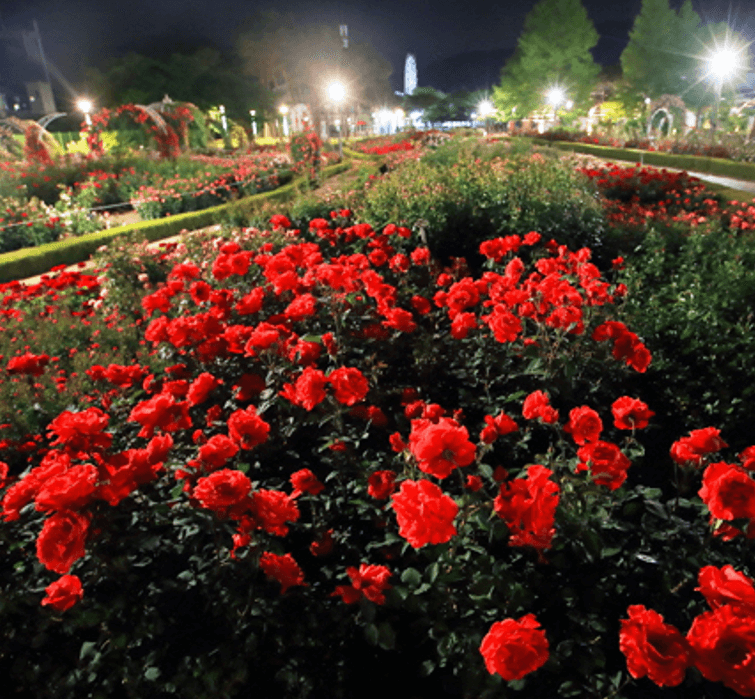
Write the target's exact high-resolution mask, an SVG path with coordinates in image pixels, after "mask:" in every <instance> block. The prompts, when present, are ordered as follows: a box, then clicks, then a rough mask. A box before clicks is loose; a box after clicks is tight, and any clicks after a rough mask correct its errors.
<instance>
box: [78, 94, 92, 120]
mask: <svg viewBox="0 0 755 699" xmlns="http://www.w3.org/2000/svg"><path fill="white" fill-rule="evenodd" d="M76 106H77V107H78V108H79V109H80V110H81V111H82V112H84V121H85V122H86V124H87V126H91V125H92V117H90V116H89V112H91V111H92V101H91V100H88V99H86V98H82V99H80V100H79V101H78V102H77V103H76Z"/></svg>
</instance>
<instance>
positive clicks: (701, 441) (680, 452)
mask: <svg viewBox="0 0 755 699" xmlns="http://www.w3.org/2000/svg"><path fill="white" fill-rule="evenodd" d="M720 433H721V431H720V430H717V429H716V428H715V427H705V428H703V429H701V430H692V431H691V432H690V433H689V436H687V437H682V438H681V439H679V440H677V441H676V442H674V443H673V444H672V445H671V458H672V459H673V460H674V461H676V463H678V464H685V463H687V462H691V463H692V464H694V465H695V466H700V464H702V461H703V457H704V456H707V455H708V454H713V453H715V452H717V451H720V450H721V449H723V448H725V447H728V446H729V445H728V444H727V443H726V442H724V440H723V439H721V437H720Z"/></svg>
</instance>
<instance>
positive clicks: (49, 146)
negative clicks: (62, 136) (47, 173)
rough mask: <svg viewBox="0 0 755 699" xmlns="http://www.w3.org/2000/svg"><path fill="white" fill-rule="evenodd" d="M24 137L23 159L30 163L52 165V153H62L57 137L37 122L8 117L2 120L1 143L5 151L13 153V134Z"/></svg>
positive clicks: (0, 121)
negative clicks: (20, 134)
mask: <svg viewBox="0 0 755 699" xmlns="http://www.w3.org/2000/svg"><path fill="white" fill-rule="evenodd" d="M14 131H15V132H16V133H22V134H23V135H24V150H23V157H24V158H25V159H26V160H28V161H29V162H32V161H34V162H38V163H42V164H43V165H52V156H51V153H58V152H60V144H59V143H58V142H57V141H56V140H55V137H54V136H53V135H52V134H51V133H50V132H49V131H48V130H47V129H45V128H44V127H43V126H41V125H40V124H38V123H37V122H36V121H31V120H26V119H17V118H16V117H7V118H5V119H0V141H2V145H3V148H4V149H7V150H8V152H10V153H13V151H14V148H13V145H14V143H15V141H14V139H13V132H14Z"/></svg>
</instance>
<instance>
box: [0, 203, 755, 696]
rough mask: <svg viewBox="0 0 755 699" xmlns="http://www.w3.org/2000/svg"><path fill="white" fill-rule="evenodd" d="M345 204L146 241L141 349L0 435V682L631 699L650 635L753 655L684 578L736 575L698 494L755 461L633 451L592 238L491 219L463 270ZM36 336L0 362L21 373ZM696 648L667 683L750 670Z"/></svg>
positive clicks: (732, 517) (73, 690)
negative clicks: (340, 208) (525, 231)
mask: <svg viewBox="0 0 755 699" xmlns="http://www.w3.org/2000/svg"><path fill="white" fill-rule="evenodd" d="M345 216H346V214H345V213H342V212H340V213H339V218H338V219H337V220H334V223H333V224H331V223H330V222H329V221H328V220H325V219H319V220H317V219H316V220H313V221H311V222H310V225H309V226H307V227H306V228H302V232H301V235H296V234H294V233H293V232H292V231H291V229H290V223H291V221H290V220H285V219H284V218H283V217H275V218H274V219H273V222H272V223H273V226H274V228H275V229H276V230H275V232H274V234H269V233H267V232H265V231H263V232H261V233H260V232H258V231H253V230H243V231H237V232H236V233H235V235H234V239H233V240H212V239H204V240H203V241H202V242H201V243H200V245H199V246H197V247H194V248H193V249H189V248H185V249H181V248H179V247H176V248H173V249H171V250H170V251H163V252H161V253H159V254H157V255H156V256H155V258H154V262H155V264H157V265H158V266H163V268H164V270H165V282H164V283H163V284H160V285H158V286H157V287H156V288H149V289H142V291H141V292H140V291H139V289H138V288H137V287H136V286H134V287H133V289H134V292H133V296H135V297H136V296H139V297H141V298H140V299H139V306H140V308H141V315H140V316H139V317H138V318H136V319H135V322H134V326H135V327H138V328H140V333H139V334H140V336H141V333H142V332H143V340H144V341H145V343H146V344H145V347H146V348H151V350H152V352H151V359H150V362H151V361H152V360H154V362H155V364H150V365H149V366H147V365H146V363H145V362H146V361H147V360H146V358H138V357H137V355H136V354H134V355H133V356H132V357H131V358H128V357H123V359H122V360H121V362H119V365H118V366H114V367H110V366H105V365H104V362H103V364H102V365H100V366H91V367H89V368H88V369H87V370H86V374H87V376H88V378H89V379H90V380H91V381H92V382H93V385H92V386H90V387H88V388H86V389H85V390H83V391H82V393H81V395H80V396H78V397H77V398H76V399H75V402H74V403H73V404H72V405H71V407H70V408H67V409H65V410H62V411H61V412H60V413H58V414H57V415H50V416H49V417H50V419H49V421H48V422H47V423H46V424H42V423H40V426H39V428H38V430H36V431H35V433H34V434H31V435H29V438H28V439H27V440H26V441H25V442H24V443H23V444H17V443H13V444H6V445H5V449H4V451H3V456H6V455H8V456H13V457H14V458H13V459H6V461H10V462H11V463H9V467H8V469H7V471H6V470H5V469H4V472H3V473H2V479H3V481H4V498H3V514H4V518H5V522H4V523H3V526H2V527H0V536H2V537H3V543H4V545H5V549H6V550H7V552H8V553H7V556H6V566H4V568H3V575H2V577H1V578H0V585H2V590H3V597H2V599H3V613H4V620H5V624H6V630H7V632H6V633H5V641H4V653H3V654H2V655H1V656H0V666H1V667H2V669H3V675H4V677H5V678H6V682H7V683H8V686H10V687H12V688H13V690H14V691H21V692H27V693H29V694H33V695H35V696H39V697H56V698H57V697H74V696H81V695H82V694H91V695H93V696H129V697H130V696H133V697H137V696H166V697H170V696H181V697H204V696H208V695H214V696H225V697H237V696H238V697H241V696H247V695H249V694H250V693H251V692H252V691H255V692H257V693H259V694H262V695H273V694H278V695H282V696H286V697H302V696H314V697H317V696H329V697H338V696H343V697H349V696H355V695H356V694H357V693H360V694H364V695H368V696H378V695H381V694H384V693H385V692H386V691H393V692H395V693H397V694H401V695H404V696H405V695H407V694H411V693H413V694H418V695H420V696H426V695H436V694H441V692H442V691H448V692H449V693H451V694H455V695H457V696H475V697H493V696H510V695H513V693H514V692H516V691H517V690H520V689H526V691H527V692H528V693H530V694H532V695H533V696H605V695H607V694H611V693H614V694H615V695H616V696H625V697H635V696H645V697H646V696H655V695H658V696H664V692H665V691H666V690H662V689H660V688H658V687H656V686H655V684H654V683H656V682H660V683H663V681H664V680H666V679H667V676H666V675H663V674H657V673H656V671H655V669H654V668H653V669H646V673H647V674H649V677H650V679H649V680H648V679H640V680H639V681H638V682H637V683H636V684H635V683H632V682H631V679H630V672H631V676H634V677H637V678H640V677H641V676H642V674H643V673H642V660H643V657H642V656H641V655H640V656H638V655H637V654H636V653H635V650H634V649H635V648H641V640H642V639H641V638H640V635H641V633H642V629H643V628H644V627H643V626H642V624H644V623H647V624H655V625H656V626H655V627H654V628H661V629H663V630H664V633H667V635H669V637H672V636H673V633H672V631H671V630H668V631H665V629H666V627H663V626H658V625H659V624H661V623H667V624H668V625H669V626H674V627H675V628H677V629H678V628H681V629H686V628H690V629H691V631H690V639H691V640H690V643H691V642H692V641H694V642H695V643H696V644H698V645H700V644H701V643H703V638H704V637H705V633H703V632H702V631H700V629H701V627H702V626H703V625H705V624H707V626H706V628H708V627H710V628H713V627H715V626H716V625H718V626H720V627H724V626H725V627H726V629H727V633H728V634H730V636H731V638H733V639H734V641H733V643H734V644H735V646H736V647H738V648H740V647H741V648H744V649H745V651H744V652H750V650H749V646H746V644H747V643H748V642H749V641H747V637H746V635H744V636H742V638H741V639H739V640H737V638H736V631H735V629H736V625H737V623H739V624H740V626H743V625H744V624H749V623H751V618H752V611H751V610H750V608H749V607H748V606H746V605H745V606H741V605H740V606H736V607H734V606H732V604H733V603H732V604H729V603H728V602H729V601H728V599H725V598H722V597H721V596H720V595H718V596H716V595H714V594H713V592H712V590H711V584H710V583H709V582H706V581H708V580H710V579H711V578H715V576H716V575H719V574H720V575H721V576H724V577H726V576H727V575H729V577H731V574H730V573H728V572H727V571H728V569H727V568H725V564H726V563H727V561H728V560H729V559H731V560H737V561H738V564H737V569H736V571H734V573H733V575H734V576H735V577H736V576H739V577H738V578H737V579H738V580H739V582H740V583H741V584H743V585H744V589H745V590H746V589H748V587H747V586H748V585H749V584H750V583H749V578H748V577H747V575H748V573H751V572H752V571H748V570H747V569H746V564H745V563H744V562H745V561H746V560H747V558H746V556H747V551H748V548H747V547H748V542H747V540H746V539H745V537H744V536H742V534H744V533H748V534H749V529H750V528H751V527H752V523H751V522H750V521H748V517H750V515H749V514H748V515H747V517H744V518H743V517H740V516H739V515H741V514H743V513H745V509H743V508H740V509H738V510H737V511H736V512H734V511H729V510H726V511H723V510H721V509H719V504H718V500H717V499H716V497H719V496H716V495H715V493H714V491H715V490H716V487H717V486H716V483H718V482H719V481H721V482H723V481H722V480H721V479H726V478H729V477H731V478H734V479H735V480H737V481H738V482H741V483H742V484H743V487H752V486H751V485H750V486H747V485H746V484H748V483H749V484H752V477H751V476H750V475H748V472H747V471H746V470H745V469H746V468H749V467H750V466H751V455H750V456H748V454H749V452H750V451H752V450H749V451H748V452H743V454H742V457H741V463H742V465H741V466H740V465H737V464H734V463H732V464H728V465H727V464H723V463H717V464H711V465H709V464H710V462H712V461H713V460H714V459H716V458H718V457H716V456H715V455H716V454H717V453H718V452H720V451H721V450H725V449H726V444H725V442H724V439H725V438H727V435H725V434H724V435H720V436H719V434H718V430H716V429H714V428H709V429H708V430H704V431H703V434H699V433H697V434H696V433H693V434H691V435H690V436H689V438H685V439H683V440H679V443H678V444H677V446H676V448H675V449H674V451H673V454H674V457H675V459H676V460H675V461H672V459H671V457H670V456H669V457H667V458H666V461H665V462H659V461H652V462H648V461H646V460H645V459H644V458H643V441H644V436H643V434H644V432H645V431H646V430H652V425H653V421H654V419H655V418H654V416H653V415H652V412H657V406H656V405H654V404H652V403H649V405H645V403H644V401H643V399H644V396H641V395H637V394H636V393H632V394H631V395H630V394H627V395H622V394H617V393H615V392H614V389H615V388H616V387H619V386H622V385H624V381H627V384H626V385H631V380H629V379H627V377H633V376H637V375H644V374H645V373H647V372H648V363H649V362H651V356H650V353H649V352H648V349H647V347H646V346H645V345H644V344H643V342H642V339H641V338H640V337H638V336H637V335H636V334H634V333H633V332H632V331H631V330H630V329H629V328H627V327H626V325H624V323H623V322H622V321H621V320H619V319H620V318H624V316H623V315H621V313H620V312H617V310H616V309H615V307H614V305H613V304H614V301H615V300H616V299H617V298H618V297H620V296H621V289H620V287H617V286H616V285H615V284H613V283H609V282H608V281H607V280H605V279H603V278H601V275H600V273H599V271H598V270H597V268H595V267H594V265H592V264H591V263H590V261H589V251H588V250H586V249H582V250H580V251H579V252H572V251H570V250H569V249H568V248H566V247H565V246H560V245H558V244H557V243H555V242H551V241H549V240H548V239H547V238H541V236H539V235H537V234H534V233H530V234H529V235H525V236H516V235H514V234H511V235H508V236H506V237H502V236H499V237H498V238H493V239H492V240H490V241H488V242H486V243H485V245H483V246H482V248H481V252H482V254H483V256H484V257H485V259H486V261H485V263H484V271H482V273H481V274H474V273H470V271H469V270H468V269H467V268H466V267H465V266H464V264H463V263H462V262H458V261H457V262H456V263H455V264H454V266H452V267H448V268H446V269H443V268H442V267H441V266H440V265H438V264H437V261H435V260H433V259H432V257H431V256H430V254H429V251H428V250H427V249H426V248H425V247H423V246H421V245H419V246H418V245H417V239H416V236H412V234H411V232H410V231H409V230H408V229H405V228H403V227H400V226H395V225H393V226H391V225H388V226H386V229H385V230H383V231H382V232H377V231H376V230H375V229H373V228H372V227H371V226H369V225H368V224H365V223H361V224H355V225H354V224H353V223H352V222H351V221H349V220H348V219H347V218H343V217H345ZM118 254H119V259H121V263H119V265H118V266H117V269H115V268H114V270H113V272H112V273H113V274H116V272H117V274H118V276H123V275H128V274H133V271H136V269H133V267H132V263H131V262H129V260H131V257H130V256H129V253H128V252H127V251H125V250H124V251H120V252H119V253H118ZM114 261H115V260H114ZM133 264H138V263H133ZM156 273H157V270H156ZM106 274H107V273H106ZM149 278H151V274H150V275H149ZM100 298H101V299H102V301H103V302H102V304H100V305H99V309H98V310H97V312H98V313H104V314H106V317H110V316H111V314H113V313H114V312H115V311H116V308H117V306H118V305H119V304H120V303H121V301H120V299H116V300H115V301H114V304H115V305H113V306H111V305H110V303H113V301H108V299H109V298H110V296H109V295H107V296H104V297H103V296H102V294H100ZM134 301H136V299H134ZM88 308H89V306H88ZM48 312H50V313H54V309H53V310H50V311H48ZM83 320H85V321H86V322H87V323H89V322H93V317H92V316H91V315H89V314H88V315H87V316H86V317H85V318H84V319H83ZM82 322H83V321H82ZM85 327H87V326H85ZM27 344H30V343H27ZM31 347H32V346H31V344H30V348H31ZM44 347H45V346H44V345H37V346H33V349H34V353H33V356H31V357H29V356H27V355H26V354H23V353H20V352H19V353H18V355H17V357H13V359H14V360H15V361H14V362H13V363H11V362H8V363H6V365H5V370H6V372H7V374H8V376H9V377H10V376H21V377H24V380H26V379H28V381H29V382H31V383H33V382H34V381H35V380H37V379H38V378H39V377H37V376H36V373H37V372H38V371H41V372H42V373H44V371H45V366H44V364H45V363H44V362H43V361H42V358H41V355H42V351H43V350H44ZM135 360H136V362H135ZM50 361H51V359H50ZM158 361H159V364H158ZM653 361H654V360H653ZM126 365H127V366H126ZM650 366H652V363H651V364H650ZM129 367H130V368H129ZM132 371H133V372H134V376H132V375H131V373H130V372H132ZM40 376H41V374H40ZM648 421H649V425H648V426H647V427H646V426H645V425H646V423H647V422H648ZM678 436H680V435H674V437H678ZM685 454H686V455H687V456H686V457H685V456H684V455H685ZM26 458H28V459H29V463H28V466H27V462H26ZM674 464H676V466H674ZM748 464H749V465H748ZM724 466H725V467H726V468H722V467H724ZM675 468H676V469H678V471H677V473H678V474H680V475H679V477H677V478H676V479H675V478H674V474H675ZM658 472H661V473H663V474H665V478H664V479H663V480H664V482H663V484H662V487H658V488H655V487H652V486H651V485H649V484H648V480H650V481H653V480H655V479H656V478H657V474H658ZM701 472H702V473H703V481H702V482H703V483H704V484H705V486H704V489H701V490H700V493H705V494H704V495H701V497H697V495H696V493H697V492H698V488H699V487H700V485H701V478H700V474H701ZM716 492H719V491H716ZM720 493H723V490H720ZM703 497H704V498H705V500H704V501H703V500H702V499H701V498H703ZM751 502H752V498H749V499H748V500H746V501H744V502H743V503H742V505H743V506H744V505H747V506H749V505H748V503H750V504H751ZM714 510H715V513H714ZM746 512H747V513H749V512H750V510H746ZM709 513H711V516H713V515H714V514H715V519H714V521H713V522H712V523H711V524H712V526H711V524H709V522H708V514H709ZM715 533H718V534H719V536H716V535H714V534H715ZM721 535H722V536H721ZM56 543H59V544H62V545H61V546H58V547H56V546H55V544H56ZM63 544H64V545H63ZM35 545H36V547H37V555H36V556H35V555H34V552H33V547H34V546H35ZM711 567H712V568H714V569H715V570H710V568H711ZM61 576H62V577H61ZM78 583H81V589H79V587H78ZM698 584H699V585H700V588H701V589H702V591H703V594H702V595H696V593H695V586H696V585H698ZM745 594H746V593H745ZM703 597H704V598H705V599H706V600H707V602H708V604H710V606H711V607H713V608H714V609H716V608H725V609H724V611H723V612H718V611H716V612H714V616H715V619H713V618H712V617H711V615H710V613H709V612H707V611H705V610H706V607H705V605H704V603H703V601H702V598H703ZM40 602H42V603H44V606H43V607H39V606H38V605H39V604H40ZM35 607H36V608H35ZM639 607H643V608H645V609H646V610H655V611H657V612H658V614H662V616H663V619H665V620H666V622H659V621H658V619H657V617H655V616H653V615H650V614H645V615H644V616H643V614H641V613H640V611H639V610H638V608H639ZM627 615H629V617H630V618H629V620H627V619H626V618H625V617H626V616H627ZM643 619H646V620H647V621H643ZM737 619H739V620H741V623H740V622H737V621H736V620H737ZM624 621H629V622H631V625H628V624H625V623H624ZM622 633H623V634H624V636H622V635H621V634H622ZM652 638H655V636H652V635H651V641H652ZM673 638H674V639H675V638H676V636H673ZM620 639H621V640H620ZM632 639H634V641H633V643H634V645H632ZM638 639H639V640H638ZM737 644H739V645H737ZM677 645H679V646H680V647H681V646H683V643H682V644H677ZM528 648H529V649H530V650H529V651H528ZM713 650H714V651H715V652H716V653H718V655H716V658H717V660H716V663H717V665H716V668H717V669H716V670H715V672H713V671H712V670H711V669H710V663H707V662H703V660H702V659H696V660H694V661H692V660H691V659H690V656H684V657H682V658H681V660H680V661H679V662H678V663H676V665H678V666H679V668H678V670H677V671H675V674H673V677H672V678H671V679H672V681H673V682H676V681H677V680H679V681H680V682H683V683H684V686H683V687H680V691H683V692H685V693H686V695H687V696H690V695H694V696H699V697H707V696H710V697H713V696H717V693H718V689H719V687H720V684H718V683H723V684H725V685H726V686H729V687H731V686H734V687H735V688H736V687H739V688H744V689H746V688H747V680H746V678H745V674H744V673H742V672H741V671H739V670H737V668H734V667H733V666H732V665H731V663H730V662H729V664H728V665H727V664H726V663H727V661H726V658H725V657H724V656H725V654H724V653H723V651H724V648H723V647H721V648H717V649H716V648H714V649H713ZM732 657H734V656H732ZM737 657H738V656H737ZM748 657H749V656H748ZM508 658H519V662H518V663H516V665H515V666H513V667H512V666H511V665H510V664H509V662H508V660H507V659H508ZM628 662H629V663H630V665H629V667H628V666H627V663H628ZM690 662H694V663H695V664H696V665H697V666H698V667H699V669H700V672H702V673H703V675H704V676H705V677H708V678H709V679H706V680H704V679H702V677H701V676H700V674H699V673H697V671H695V670H689V671H687V666H688V665H689V664H690ZM377 668H380V669H381V670H382V672H377V671H376V669H377ZM685 671H686V672H685ZM368 673H369V674H368ZM715 673H717V675H716V674H715ZM367 676H369V677H370V682H369V685H368V686H366V684H365V677H367ZM504 683H508V684H504ZM672 691H673V690H672Z"/></svg>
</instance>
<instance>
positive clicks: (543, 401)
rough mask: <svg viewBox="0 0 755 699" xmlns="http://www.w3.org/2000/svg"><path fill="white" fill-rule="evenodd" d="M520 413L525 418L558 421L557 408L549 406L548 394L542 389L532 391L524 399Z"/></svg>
mask: <svg viewBox="0 0 755 699" xmlns="http://www.w3.org/2000/svg"><path fill="white" fill-rule="evenodd" d="M522 415H523V416H524V417H525V418H526V419H527V420H535V419H536V418H540V419H541V420H542V421H543V422H546V423H554V422H557V421H558V410H555V409H554V408H552V407H551V405H550V399H549V398H548V394H547V393H543V392H542V391H533V392H532V393H530V394H529V395H528V396H527V397H526V398H525V399H524V404H523V405H522Z"/></svg>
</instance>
